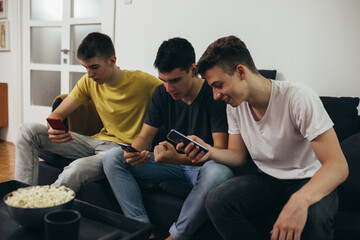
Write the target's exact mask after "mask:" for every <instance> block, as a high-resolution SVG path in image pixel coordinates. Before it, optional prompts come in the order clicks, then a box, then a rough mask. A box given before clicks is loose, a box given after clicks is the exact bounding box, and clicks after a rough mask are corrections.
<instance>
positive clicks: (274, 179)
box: [177, 36, 348, 240]
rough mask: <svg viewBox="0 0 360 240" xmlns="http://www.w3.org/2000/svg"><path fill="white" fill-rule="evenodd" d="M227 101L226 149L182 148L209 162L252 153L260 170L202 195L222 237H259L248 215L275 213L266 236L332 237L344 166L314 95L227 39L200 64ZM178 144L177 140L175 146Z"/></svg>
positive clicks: (238, 159) (231, 162) (234, 160)
mask: <svg viewBox="0 0 360 240" xmlns="http://www.w3.org/2000/svg"><path fill="white" fill-rule="evenodd" d="M198 71H199V73H200V74H201V75H202V76H203V77H205V79H206V80H207V81H208V83H209V85H211V86H212V88H213V95H214V99H221V100H223V101H226V103H227V104H228V106H227V116H228V123H229V145H228V146H229V147H228V149H227V150H220V149H214V148H212V147H211V146H209V145H208V144H206V143H205V142H204V141H202V140H201V139H199V138H198V137H196V136H192V137H191V138H192V139H194V140H195V141H197V142H199V143H200V144H204V145H205V146H206V147H207V148H209V152H208V153H207V154H206V155H203V154H202V153H199V154H198V155H195V154H196V153H197V150H198V148H197V147H196V148H195V150H192V147H193V144H191V145H189V146H188V147H187V148H186V149H185V150H186V151H185V152H186V154H187V156H188V157H189V158H190V159H192V161H193V162H200V161H205V160H207V159H213V160H215V161H217V162H219V163H223V164H225V165H228V166H231V167H237V166H241V165H244V164H245V162H246V156H247V151H249V153H250V155H251V157H252V159H253V161H254V163H255V164H256V166H257V168H258V170H259V171H258V173H255V174H252V175H242V176H238V177H235V178H233V179H230V180H228V181H227V182H225V183H223V184H221V185H220V186H218V187H217V188H215V189H214V190H212V191H211V192H210V193H209V195H208V196H207V202H206V208H207V211H208V214H209V216H210V218H211V220H212V221H213V223H214V225H215V227H216V229H217V230H218V231H219V233H220V234H221V236H222V237H223V238H224V239H251V240H254V239H259V238H260V236H259V234H258V233H257V231H256V230H255V228H254V227H253V226H252V225H251V224H250V222H249V218H251V217H254V216H259V215H260V216H261V215H265V214H271V213H274V212H275V211H277V212H278V213H280V214H279V215H278V218H277V220H276V221H275V223H274V225H273V228H272V230H271V231H270V233H269V238H270V235H271V239H300V237H301V239H317V240H319V239H324V240H325V239H332V238H333V221H334V216H335V214H336V211H337V203H338V198H337V192H336V190H335V189H336V187H337V186H338V185H339V184H340V183H342V182H343V181H344V180H345V179H346V178H347V176H348V166H347V163H346V159H345V157H344V155H343V153H342V151H341V148H340V145H339V141H338V139H337V136H336V134H335V131H334V129H333V127H332V126H333V123H332V121H331V119H330V118H329V116H328V114H327V113H326V110H325V109H324V107H323V105H322V103H321V101H320V99H319V97H318V96H317V95H316V94H315V92H314V91H313V90H311V89H310V88H308V87H307V86H305V85H303V84H299V83H294V82H287V81H274V80H270V79H266V78H264V77H263V76H261V75H260V74H259V72H258V70H257V69H256V66H255V64H254V62H253V60H252V57H251V55H250V52H249V51H248V49H247V48H246V45H245V44H244V43H243V42H242V41H241V40H240V39H238V38H237V37H234V36H228V37H224V38H220V39H218V40H217V41H215V42H214V43H212V44H211V45H210V46H209V47H208V48H207V50H206V51H205V53H204V54H203V55H202V57H201V58H200V60H199V63H198ZM177 147H178V148H179V149H180V148H181V147H182V145H181V144H180V145H178V146H177Z"/></svg>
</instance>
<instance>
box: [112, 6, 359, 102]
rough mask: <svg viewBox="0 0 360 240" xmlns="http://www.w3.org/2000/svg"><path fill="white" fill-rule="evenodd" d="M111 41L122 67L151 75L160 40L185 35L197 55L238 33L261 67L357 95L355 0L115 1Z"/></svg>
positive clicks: (325, 90) (324, 90) (332, 92)
mask: <svg viewBox="0 0 360 240" xmlns="http://www.w3.org/2000/svg"><path fill="white" fill-rule="evenodd" d="M116 17H117V19H116V28H115V29H116V30H117V31H116V32H115V42H116V49H117V55H118V64H119V66H120V67H123V68H128V69H141V70H144V71H147V72H150V73H153V74H155V75H156V71H155V70H154V68H153V66H152V64H153V61H154V59H155V55H156V51H157V48H158V47H159V45H160V44H161V42H162V41H163V40H165V39H168V38H171V37H176V36H180V37H184V38H187V39H188V40H189V41H190V42H191V43H192V44H193V46H194V48H195V50H196V54H197V59H199V58H200V56H201V54H202V53H203V52H204V50H205V49H206V47H207V46H208V45H209V44H210V43H211V42H213V41H214V40H216V39H217V38H219V37H223V36H226V35H230V34H232V35H236V36H238V37H240V38H241V39H242V40H243V41H244V42H245V43H246V44H247V46H248V48H249V49H250V52H251V53H252V56H253V58H254V61H255V63H256V65H257V67H258V69H277V70H278V72H279V74H278V79H286V80H291V81H303V82H305V83H307V84H309V85H310V86H311V87H313V88H314V89H315V90H316V91H317V93H318V94H319V95H328V96H353V97H360V67H359V64H360V1H358V0H301V1H299V0H271V1H269V0H221V1H212V0H133V1H132V4H125V3H124V1H123V0H119V1H117V11H116Z"/></svg>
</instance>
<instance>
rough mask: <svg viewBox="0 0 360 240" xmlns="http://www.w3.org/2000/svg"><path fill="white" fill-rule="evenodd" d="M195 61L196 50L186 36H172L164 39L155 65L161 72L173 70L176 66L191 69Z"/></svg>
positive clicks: (186, 69)
mask: <svg viewBox="0 0 360 240" xmlns="http://www.w3.org/2000/svg"><path fill="white" fill-rule="evenodd" d="M194 63H195V50H194V48H193V46H192V45H191V43H190V42H189V41H188V40H186V39H184V38H179V37H176V38H171V39H169V40H167V41H164V42H163V43H162V44H161V45H160V47H159V49H158V51H157V54H156V59H155V62H154V67H155V68H157V69H158V70H159V71H160V72H167V73H169V72H171V71H173V70H174V69H175V68H180V69H181V70H185V71H187V72H188V71H189V69H190V67H191V65H192V64H194Z"/></svg>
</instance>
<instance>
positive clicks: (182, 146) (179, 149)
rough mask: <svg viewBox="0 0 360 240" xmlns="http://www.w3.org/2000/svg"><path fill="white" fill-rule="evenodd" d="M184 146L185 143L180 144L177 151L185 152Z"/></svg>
mask: <svg viewBox="0 0 360 240" xmlns="http://www.w3.org/2000/svg"><path fill="white" fill-rule="evenodd" d="M184 146H185V144H184V143H183V142H181V143H178V144H177V145H176V150H178V151H183V152H185V149H184Z"/></svg>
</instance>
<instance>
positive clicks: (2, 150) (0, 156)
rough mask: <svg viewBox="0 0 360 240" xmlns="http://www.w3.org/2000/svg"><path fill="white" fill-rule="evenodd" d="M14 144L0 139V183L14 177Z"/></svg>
mask: <svg viewBox="0 0 360 240" xmlns="http://www.w3.org/2000/svg"><path fill="white" fill-rule="evenodd" d="M14 173H15V145H14V144H12V143H9V142H4V141H0V183H2V182H6V181H9V180H12V179H14Z"/></svg>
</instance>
